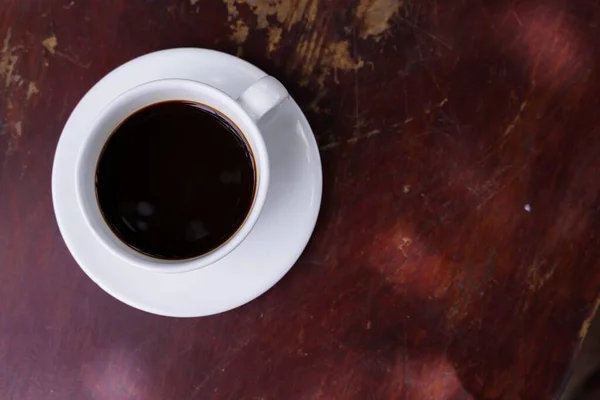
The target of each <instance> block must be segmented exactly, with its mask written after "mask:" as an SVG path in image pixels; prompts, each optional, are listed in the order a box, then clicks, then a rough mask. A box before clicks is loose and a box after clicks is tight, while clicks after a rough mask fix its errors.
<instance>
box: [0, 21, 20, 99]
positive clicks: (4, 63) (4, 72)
mask: <svg viewBox="0 0 600 400" xmlns="http://www.w3.org/2000/svg"><path fill="white" fill-rule="evenodd" d="M11 32H12V28H8V32H7V33H6V37H5V38H4V43H3V45H2V51H1V52H0V76H1V77H3V78H4V87H5V88H8V87H9V86H10V84H11V83H12V82H13V79H12V78H13V73H14V71H15V65H16V64H17V61H18V60H19V56H17V55H14V54H13V52H14V51H15V48H13V47H11V46H10V39H11Z"/></svg>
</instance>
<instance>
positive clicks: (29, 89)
mask: <svg viewBox="0 0 600 400" xmlns="http://www.w3.org/2000/svg"><path fill="white" fill-rule="evenodd" d="M39 92H40V91H39V89H38V87H37V85H36V84H35V82H29V85H28V86H27V96H26V99H27V100H29V99H30V98H31V96H33V95H34V94H38V93H39Z"/></svg>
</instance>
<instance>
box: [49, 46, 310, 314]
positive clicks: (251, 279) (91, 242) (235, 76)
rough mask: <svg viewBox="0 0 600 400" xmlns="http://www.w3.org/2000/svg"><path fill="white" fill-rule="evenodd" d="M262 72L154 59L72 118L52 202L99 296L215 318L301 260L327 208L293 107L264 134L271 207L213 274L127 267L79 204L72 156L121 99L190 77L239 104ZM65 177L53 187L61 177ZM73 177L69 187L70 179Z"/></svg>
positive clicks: (97, 90)
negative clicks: (156, 83) (151, 84)
mask: <svg viewBox="0 0 600 400" xmlns="http://www.w3.org/2000/svg"><path fill="white" fill-rule="evenodd" d="M265 75H266V74H265V73H264V72H263V71H261V70H260V69H258V68H256V67H255V66H253V65H251V64H249V63H247V62H245V61H243V60H241V59H239V58H236V57H233V56H230V55H227V54H224V53H220V52H216V51H212V50H204V49H173V50H165V51H160V52H156V53H152V54H148V55H145V56H142V57H140V58H137V59H135V60H133V61H130V62H128V63H126V64H124V65H122V66H121V67H119V68H117V69H116V70H114V71H113V72H111V73H110V74H108V75H107V76H106V77H104V78H103V79H102V80H101V81H100V82H98V83H97V84H96V85H95V86H94V87H93V88H92V89H91V90H90V91H89V92H88V93H87V94H86V95H85V96H84V97H83V99H82V100H81V101H80V102H79V104H78V105H77V107H76V108H75V110H74V111H73V113H72V114H71V117H70V118H69V120H68V122H67V124H66V126H65V128H64V130H63V133H62V136H61V138H60V141H59V143H58V148H57V150H56V156H55V160H54V167H53V171H52V198H53V201H54V210H55V213H56V218H57V221H58V225H59V228H60V231H61V233H62V235H63V238H64V240H65V242H66V244H67V247H68V248H69V250H70V251H71V253H72V254H73V257H74V258H75V259H76V260H77V262H78V263H79V265H80V266H81V268H82V269H83V270H84V271H85V273H87V274H88V275H89V277H90V278H92V279H93V280H94V281H95V282H96V283H97V284H98V285H99V286H100V287H101V288H102V289H104V290H105V291H106V292H108V293H109V294H111V295H112V296H114V297H115V298H117V299H119V300H121V301H122V302H124V303H126V304H129V305H130V306H133V307H136V308H138V309H140V310H144V311H147V312H150V313H154V314H159V315H166V316H174V317H198V316H203V315H211V314H216V313H220V312H223V311H227V310H231V309H232V308H235V307H239V306H241V305H243V304H245V303H247V302H249V301H251V300H253V299H255V298H256V297H258V296H260V295H261V294H263V293H264V292H266V291H267V290H268V289H270V288H271V287H272V286H273V285H274V284H275V283H277V281H279V279H281V278H282V277H283V276H284V275H285V274H286V273H287V272H288V271H289V269H290V268H291V267H292V265H293V264H294V263H295V262H296V260H297V259H298V257H299V256H300V254H301V253H302V251H303V250H304V247H305V246H306V243H307V242H308V239H309V238H310V235H311V234H312V231H313V229H314V226H315V223H316V220H317V215H318V212H319V207H320V204H321V191H322V175H321V160H320V157H319V151H318V148H317V144H316V142H315V139H314V136H313V133H312V130H311V128H310V126H309V124H308V122H307V120H306V118H305V117H304V114H303V113H302V111H301V110H300V108H299V107H298V105H297V104H296V102H295V101H294V100H292V99H289V100H287V101H286V102H285V103H284V104H282V105H281V108H280V109H279V112H278V113H275V115H274V116H273V117H272V118H271V119H270V120H268V121H267V122H266V123H265V125H264V126H263V127H261V129H262V131H263V133H264V139H265V142H266V144H267V148H268V152H269V158H270V163H271V181H270V186H269V191H268V195H267V200H266V203H265V206H264V208H263V211H262V213H261V215H260V217H259V219H258V222H257V223H256V225H255V227H254V229H253V230H252V231H251V232H250V234H249V235H248V237H247V238H246V239H245V240H244V242H243V243H242V244H241V245H240V246H239V247H237V248H236V249H235V250H234V251H233V252H231V253H230V254H229V255H227V256H226V257H225V258H223V259H221V260H220V261H218V262H216V263H215V264H212V265H210V266H208V267H205V268H202V269H199V270H195V271H192V272H186V273H181V274H160V273H154V272H149V271H147V270H144V269H141V268H138V267H135V266H133V265H130V264H128V263H127V262H125V261H124V260H123V259H121V258H117V257H116V256H114V255H113V254H111V253H110V252H109V251H107V250H106V249H105V247H104V246H103V245H102V244H101V243H99V242H98V241H97V240H96V239H95V237H94V235H93V233H92V232H91V230H89V228H88V227H87V224H86V223H85V222H84V216H83V214H82V211H81V209H80V208H79V206H78V205H77V203H76V198H77V196H76V193H75V162H76V157H75V153H77V152H73V151H72V149H78V148H79V147H80V146H81V145H82V144H83V141H84V139H85V132H88V131H89V129H88V127H89V125H90V124H91V123H92V121H93V120H94V118H95V116H96V114H97V113H98V112H99V111H100V110H101V109H102V108H103V107H104V106H106V105H107V104H108V103H109V102H110V101H111V100H112V99H114V98H115V97H116V96H117V95H119V94H120V93H122V92H123V91H125V90H127V89H130V88H132V87H134V86H137V85H140V84H142V83H145V82H148V81H152V80H157V79H165V78H182V79H192V80H196V81H199V82H202V83H205V84H208V85H211V86H214V87H216V88H218V89H220V90H222V91H224V92H225V93H227V94H229V95H230V96H231V97H233V98H237V97H238V96H239V95H240V94H241V93H242V92H243V91H244V90H245V89H246V88H248V87H249V86H250V85H251V84H252V83H254V82H255V81H256V80H258V79H260V78H262V77H263V76H265ZM58 176H60V177H62V178H61V179H57V177H58ZM65 176H70V177H71V179H64V177H65Z"/></svg>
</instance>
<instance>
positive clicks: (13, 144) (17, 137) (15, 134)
mask: <svg viewBox="0 0 600 400" xmlns="http://www.w3.org/2000/svg"><path fill="white" fill-rule="evenodd" d="M22 135H23V122H21V121H17V122H15V123H14V124H13V130H12V134H11V135H10V138H9V140H8V147H7V149H6V155H9V154H12V153H14V152H15V151H16V150H17V149H18V148H19V143H20V141H21V136H22Z"/></svg>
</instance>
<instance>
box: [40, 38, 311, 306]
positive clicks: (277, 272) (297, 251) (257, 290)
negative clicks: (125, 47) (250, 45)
mask: <svg viewBox="0 0 600 400" xmlns="http://www.w3.org/2000/svg"><path fill="white" fill-rule="evenodd" d="M184 52H185V53H188V55H189V53H196V56H199V57H204V58H210V57H213V56H215V57H221V58H223V57H225V59H228V60H230V61H231V62H235V63H238V67H239V66H241V65H243V68H247V69H249V70H251V71H249V74H252V75H254V77H253V78H252V79H255V78H256V76H259V78H258V79H260V76H262V77H264V76H267V74H266V73H265V72H264V71H262V70H260V69H259V68H258V67H256V66H254V65H252V64H250V63H248V62H246V61H244V60H242V59H240V58H237V57H234V56H231V55H229V54H226V53H221V52H218V51H215V50H210V49H201V48H176V49H168V50H161V51H158V52H154V53H149V54H146V55H143V56H141V57H138V58H136V59H133V60H131V61H129V62H127V63H125V64H123V65H121V66H119V67H117V68H116V69H115V70H113V71H111V72H110V73H109V74H107V75H106V76H105V77H104V78H102V79H101V80H100V81H98V82H97V83H96V84H95V85H94V86H93V87H92V88H91V89H90V90H89V91H88V92H87V93H86V94H85V95H84V97H83V98H82V99H81V101H80V102H79V103H78V104H77V106H76V107H75V109H74V110H73V112H72V114H71V116H70V117H69V120H68V121H67V123H66V124H65V127H64V129H63V132H62V133H61V137H60V140H59V142H58V145H57V148H56V153H55V159H54V165H53V170H52V200H53V205H54V210H55V217H56V219H57V223H58V226H59V230H60V232H61V235H62V236H63V240H64V241H65V243H66V245H67V247H68V249H69V251H70V253H71V254H72V256H73V258H74V259H75V260H76V262H77V264H78V265H79V267H80V268H81V269H82V270H83V271H84V272H85V273H86V274H87V275H88V276H89V277H90V279H92V280H93V281H94V282H95V283H96V284H97V285H98V286H99V287H100V288H102V289H103V290H104V291H105V292H107V293H108V294H110V295H111V296H113V297H114V298H116V299H117V300H119V301H121V302H123V303H125V304H127V305H129V306H132V307H134V308H137V309H139V310H142V311H146V312H149V313H152V314H156V315H161V316H170V317H199V316H207V315H213V314H219V313H222V312H226V311H229V310H231V309H234V308H237V307H240V306H242V305H244V304H246V303H248V302H250V301H252V300H254V299H255V298H257V297H259V296H260V295H262V294H263V293H265V292H267V291H268V290H269V289H270V288H272V287H273V286H274V285H275V284H276V283H277V282H278V281H279V280H280V279H281V278H283V276H285V275H286V274H287V273H288V272H289V270H290V269H291V268H292V267H293V266H294V264H295V263H296V261H297V260H298V258H299V257H300V255H301V254H302V252H303V251H304V249H305V247H306V245H307V244H308V242H309V240H310V237H311V236H312V233H313V231H314V228H315V226H316V221H317V218H318V215H319V211H320V206H321V199H322V163H321V159H320V154H319V151H318V147H317V143H316V140H315V138H314V134H313V131H312V128H311V127H310V124H309V123H308V120H307V119H306V116H305V115H304V113H303V112H302V110H301V109H300V107H299V106H298V104H297V103H296V102H295V101H294V99H293V98H292V96H291V95H290V97H289V99H288V100H287V101H289V102H290V103H291V105H292V106H293V107H294V110H293V114H294V123H295V124H300V125H301V126H302V134H303V139H305V140H306V141H307V146H306V147H305V148H304V149H303V152H304V153H306V152H308V153H310V154H311V156H314V157H316V161H317V166H318V169H317V170H314V171H312V172H313V173H316V175H315V176H314V177H311V179H310V181H311V182H308V183H307V184H310V185H312V186H313V187H312V188H311V189H312V190H314V195H315V196H314V198H315V200H316V201H315V202H314V203H313V204H311V206H310V209H309V212H310V211H312V212H310V218H309V219H307V220H306V224H305V225H304V226H303V227H302V228H300V230H301V231H303V232H306V234H304V235H300V236H302V238H301V239H302V240H300V239H298V240H297V244H296V245H294V246H293V249H290V250H289V252H288V255H287V256H286V257H285V259H284V260H280V262H279V263H284V261H285V265H286V266H285V268H281V267H278V268H273V269H272V271H270V273H268V274H267V275H268V277H269V278H270V279H268V280H266V281H263V282H262V284H261V285H254V286H255V287H254V290H249V291H247V292H246V293H247V295H246V296H244V297H238V298H237V299H236V300H235V301H234V302H233V303H231V302H229V303H228V304H221V305H220V306H219V305H215V306H214V307H212V308H213V310H214V311H211V312H185V311H184V312H177V311H176V310H174V308H175V309H176V308H177V307H164V308H165V309H160V307H158V306H156V305H148V304H144V302H143V300H142V301H140V299H136V298H135V295H133V296H131V293H126V291H123V290H113V289H112V288H111V287H110V286H111V285H110V284H107V281H110V278H107V277H106V276H105V277H104V278H100V277H98V275H97V272H96V270H97V269H98V267H96V266H90V265H89V264H90V260H89V259H88V260H87V261H86V262H84V260H83V259H82V258H85V257H82V256H81V254H78V253H79V250H76V251H73V249H72V246H73V244H72V243H70V242H71V239H69V237H70V236H72V235H74V234H76V232H73V231H72V230H73V228H72V225H73V224H76V222H75V223H73V222H66V221H61V218H63V219H64V215H63V216H62V217H61V214H62V212H61V211H60V209H61V204H60V203H61V201H60V194H58V193H57V192H56V190H55V189H56V187H57V185H56V182H55V180H57V176H56V170H57V164H58V163H59V162H60V160H58V157H57V156H58V154H59V150H60V148H61V143H62V142H63V138H64V137H65V136H66V135H67V134H68V133H67V131H68V130H69V129H70V128H71V127H70V126H69V121H70V120H71V119H72V118H73V116H74V115H75V114H76V113H82V112H83V107H84V106H86V107H89V106H90V105H91V104H93V101H92V100H94V97H97V99H96V100H95V101H96V103H98V102H99V101H100V102H106V101H110V99H104V100H103V99H102V93H100V92H101V90H100V89H101V87H102V86H103V85H109V84H111V77H112V76H115V75H116V74H117V73H119V74H126V73H129V74H131V73H135V69H136V68H140V67H142V66H144V63H143V62H144V61H146V60H148V61H151V60H152V58H153V57H161V56H164V57H169V58H170V59H171V62H173V58H174V57H176V56H177V55H178V54H177V53H180V54H181V53H184ZM204 61H205V62H206V60H204ZM208 62H210V60H208ZM226 62H228V61H226ZM215 64H216V62H215ZM127 69H130V70H129V71H127ZM161 73H162V74H163V76H162V78H163V79H167V78H181V79H189V78H188V77H181V76H174V75H172V74H166V73H165V72H164V71H162V72H161ZM115 80H116V78H115ZM193 80H195V81H198V82H200V83H203V84H209V83H207V82H206V81H203V80H199V79H193ZM149 81H150V80H148V81H145V82H149ZM217 89H221V88H219V87H217ZM124 90H127V88H126V89H124ZM84 100H85V101H84ZM86 118H87V119H88V120H91V119H92V118H93V117H92V116H87V117H86ZM71 129H72V128H71ZM64 145H65V144H64V143H63V146H64ZM261 217H262V215H261V216H259V219H258V220H257V223H258V221H259V220H260V218H261ZM249 235H252V232H250V234H249ZM292 250H293V251H292ZM235 251H239V248H236V249H234V250H233V252H235ZM233 252H232V253H233ZM227 257H230V255H227V256H225V257H224V258H223V259H221V260H219V261H217V262H215V263H214V264H212V265H210V266H207V267H205V268H201V269H199V270H195V271H189V272H181V273H177V274H172V275H174V276H178V277H181V279H184V278H186V277H188V276H189V275H190V274H199V273H201V272H202V271H206V270H208V269H210V268H211V267H218V264H219V263H220V262H223V260H225V259H227ZM88 258H89V257H88ZM95 262H101V261H95ZM123 264H124V265H125V266H126V267H127V268H136V270H137V271H138V273H141V274H142V275H146V276H147V274H155V275H156V274H157V273H155V272H151V271H147V270H142V271H143V272H140V269H139V268H138V267H135V266H133V265H130V264H129V263H123ZM263 273H264V271H263ZM160 275H162V274H160ZM169 275H171V274H169ZM223 283H225V282H221V284H223ZM186 311H187V309H186Z"/></svg>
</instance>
